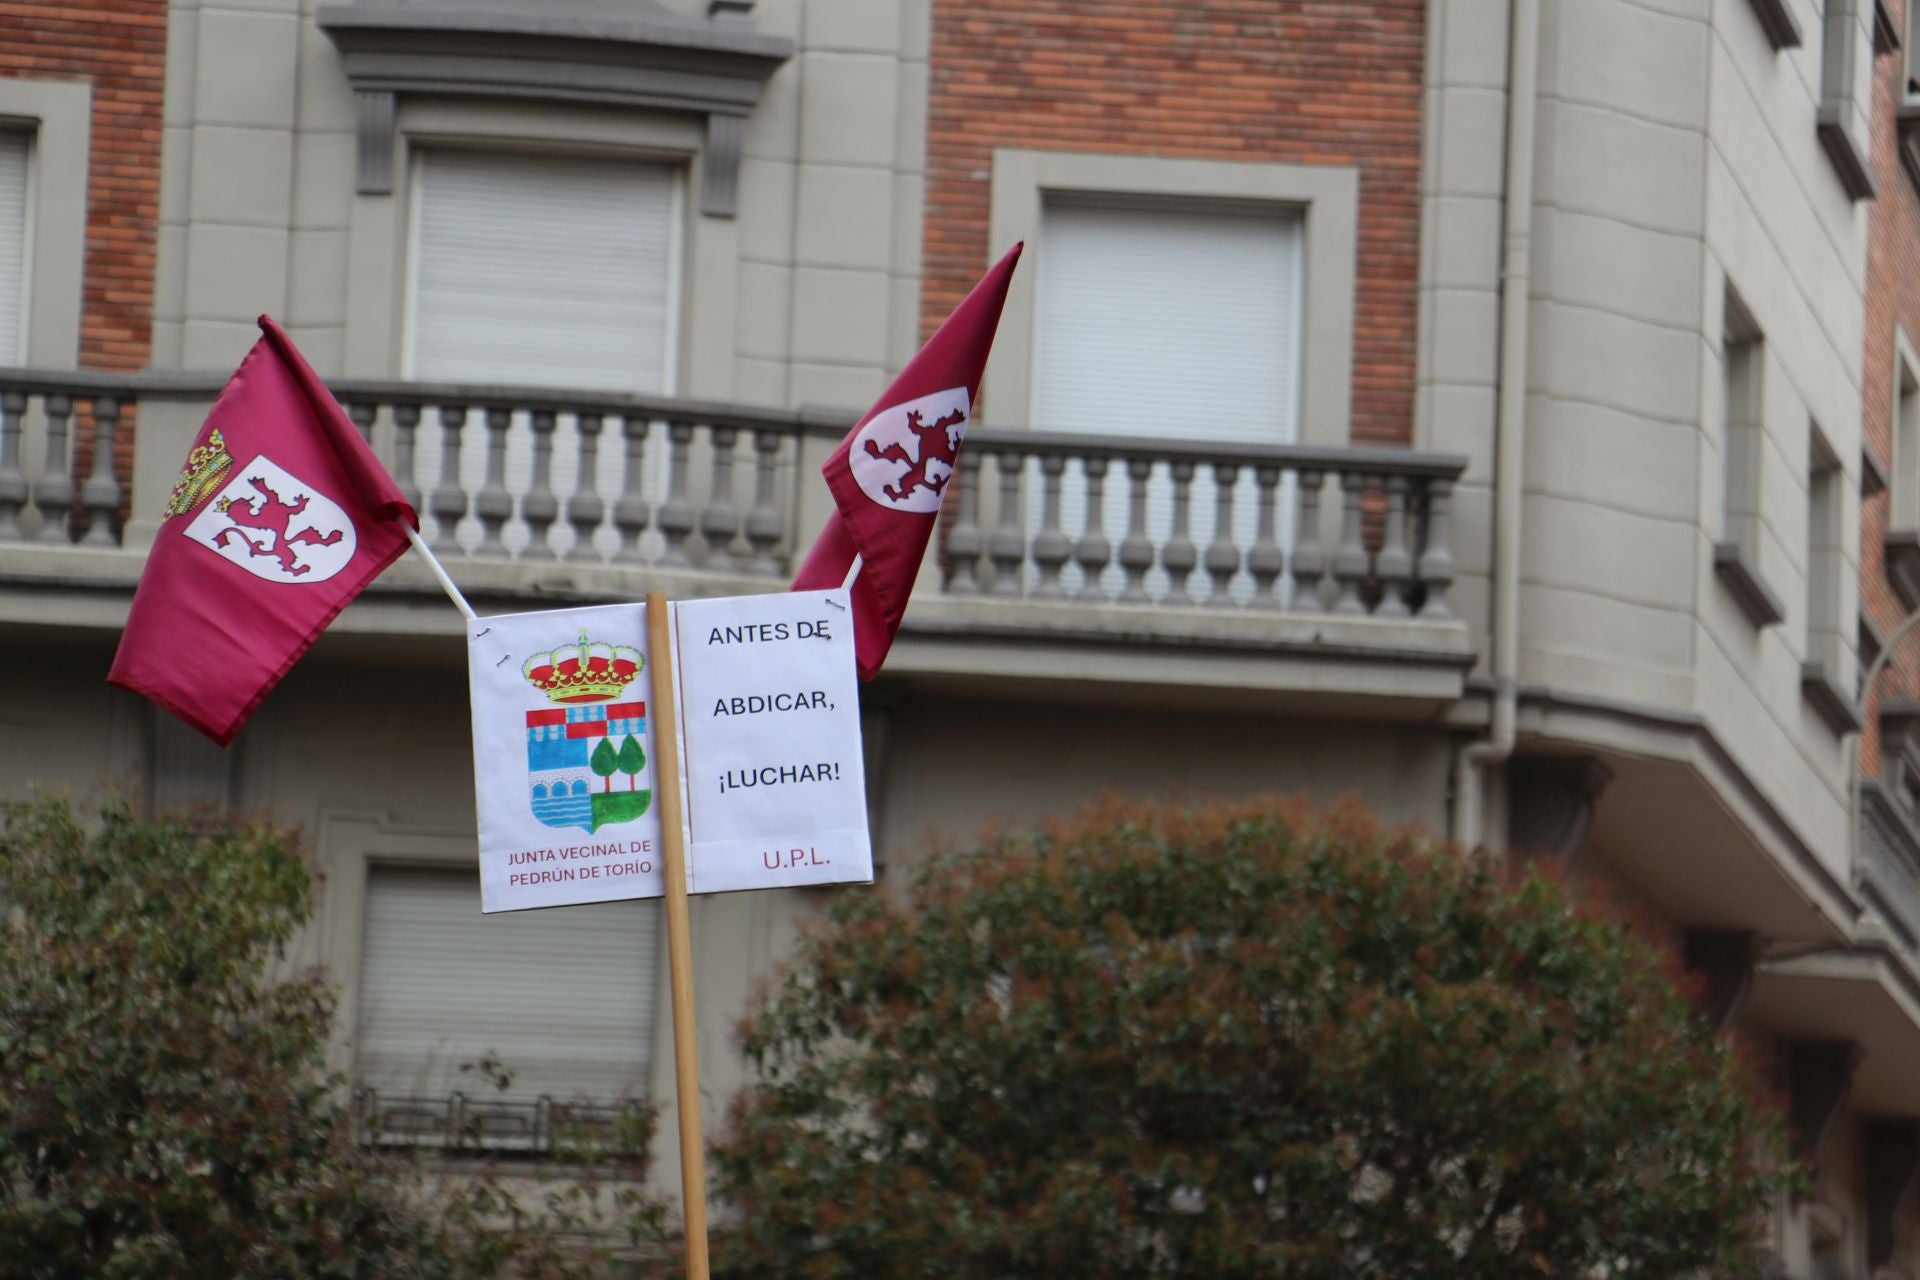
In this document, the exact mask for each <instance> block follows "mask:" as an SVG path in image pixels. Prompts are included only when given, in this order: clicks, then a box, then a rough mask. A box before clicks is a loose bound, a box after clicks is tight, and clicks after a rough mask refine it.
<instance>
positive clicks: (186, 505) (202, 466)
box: [160, 428, 233, 520]
mask: <svg viewBox="0 0 1920 1280" xmlns="http://www.w3.org/2000/svg"><path fill="white" fill-rule="evenodd" d="M232 470H233V455H232V454H230V453H228V452H227V442H226V441H225V440H223V439H221V437H220V431H219V429H218V428H215V429H214V430H212V431H210V432H208V433H207V442H206V443H205V444H203V445H198V446H196V447H195V448H194V450H193V452H192V453H189V454H188V455H187V465H186V467H185V469H183V470H182V471H181V472H180V479H179V480H177V481H175V482H174V486H173V493H172V494H171V495H169V497H168V498H167V509H166V514H165V515H162V516H161V517H160V518H161V519H162V520H165V519H166V518H167V517H168V516H184V515H186V514H187V513H188V512H190V511H192V510H193V509H194V508H195V507H197V506H199V505H200V504H201V503H203V502H205V501H206V500H207V499H208V498H210V497H212V496H213V495H214V494H216V493H218V492H219V491H220V486H222V485H224V484H225V483H226V482H227V473H228V472H230V471H232Z"/></svg>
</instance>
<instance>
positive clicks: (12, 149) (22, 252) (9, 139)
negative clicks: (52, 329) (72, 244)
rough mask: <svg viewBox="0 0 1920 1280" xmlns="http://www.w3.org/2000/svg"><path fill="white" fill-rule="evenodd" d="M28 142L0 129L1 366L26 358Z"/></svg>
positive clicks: (21, 135) (18, 134) (13, 131)
mask: <svg viewBox="0 0 1920 1280" xmlns="http://www.w3.org/2000/svg"><path fill="white" fill-rule="evenodd" d="M28 141H29V138H28V135H27V134H26V133H24V132H21V131H20V130H17V129H0V365H9V364H25V363H26V360H27V261H28V258H27V210H28V208H29V207H30V206H29V204H28V201H27V149H28Z"/></svg>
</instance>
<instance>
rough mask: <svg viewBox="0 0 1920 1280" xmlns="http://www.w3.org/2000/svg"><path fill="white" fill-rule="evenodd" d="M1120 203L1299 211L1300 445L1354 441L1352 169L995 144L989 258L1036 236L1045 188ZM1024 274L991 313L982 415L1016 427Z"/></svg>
mask: <svg viewBox="0 0 1920 1280" xmlns="http://www.w3.org/2000/svg"><path fill="white" fill-rule="evenodd" d="M1052 194H1058V195H1065V196H1071V197H1072V198H1073V199H1075V200H1077V201H1081V202H1089V201H1090V202H1093V203H1105V202H1107V201H1111V202H1112V203H1113V204H1114V205H1116V206H1124V205H1125V204H1126V203H1128V202H1129V201H1132V202H1139V201H1143V200H1145V201H1149V202H1152V203H1153V204H1155V205H1157V206H1158V207H1162V208H1180V209H1190V210H1197V211H1206V210H1208V209H1210V208H1211V209H1223V210H1229V211H1231V210H1241V211H1244V210H1245V209H1247V208H1248V207H1250V206H1253V207H1258V206H1262V205H1264V206H1268V207H1272V208H1285V209H1290V210H1298V211H1299V212H1300V213H1301V215H1302V216H1303V221H1304V227H1303V240H1304V243H1303V246H1302V250H1301V263H1302V266H1303V268H1304V270H1305V279H1304V281H1303V282H1302V299H1301V301H1302V305H1301V313H1302V321H1303V323H1302V325H1301V350H1300V405H1299V423H1300V442H1301V443H1302V444H1312V445H1330V446H1345V445H1349V444H1351V443H1352V406H1353V326H1354V308H1355V300H1356V299H1355V291H1356V281H1357V278H1358V263H1357V256H1358V244H1359V222H1360V171H1359V169H1357V168H1355V167H1352V166H1344V165H1303V164H1287V163H1282V162H1264V161H1259V162H1248V161H1232V160H1190V159H1176V158H1166V157H1158V156H1135V155H1113V154H1108V153H1102V152H1084V151H1029V150H1023V149H1019V148H1006V147H1003V148H998V149H996V150H995V151H994V153H993V187H992V206H991V217H990V234H991V244H990V247H991V248H992V250H993V252H994V253H995V254H997V253H999V252H1000V251H1002V250H1004V249H1005V248H1007V247H1009V246H1011V245H1012V244H1013V243H1014V242H1015V241H1025V242H1026V244H1027V246H1028V251H1029V253H1030V254H1033V255H1039V254H1043V253H1045V252H1046V245H1045V244H1044V242H1043V239H1042V235H1041V220H1042V210H1043V206H1044V203H1045V201H1046V199H1047V197H1048V196H1049V195H1052ZM1034 280H1035V273H1034V271H1033V270H1032V269H1031V268H1029V269H1027V270H1023V271H1017V272H1015V273H1014V277H1013V283H1012V285H1011V287H1010V288H1009V289H1008V291H1007V302H1006V308H1005V310H1004V311H1003V312H1002V313H1001V317H1000V330H999V336H998V338H997V340H996V341H995V343H994V355H993V364H992V367H991V370H990V373H989V377H988V380H987V384H986V387H985V389H984V392H983V399H984V401H985V410H986V411H985V412H984V413H983V414H982V419H981V420H982V421H983V422H986V423H988V424H989V425H992V426H996V427H1026V426H1028V425H1030V424H1029V423H1028V410H1029V406H1030V404H1031V401H1032V388H1033V338H1034V298H1035V293H1034Z"/></svg>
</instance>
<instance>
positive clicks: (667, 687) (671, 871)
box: [647, 591, 707, 1280]
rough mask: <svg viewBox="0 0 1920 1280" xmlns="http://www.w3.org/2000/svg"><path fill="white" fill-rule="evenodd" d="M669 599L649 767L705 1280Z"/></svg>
mask: <svg viewBox="0 0 1920 1280" xmlns="http://www.w3.org/2000/svg"><path fill="white" fill-rule="evenodd" d="M672 633H673V627H672V625H671V622H670V618H669V613H668V609H667V598H666V596H665V595H663V594H661V593H660V592H658V591H649V592H648V593H647V662H648V665H649V666H651V667H652V668H653V693H652V699H653V705H652V706H651V707H650V708H648V715H649V718H650V719H651V720H652V722H653V768H654V787H655V794H656V795H658V796H659V797H660V844H661V861H662V863H663V865H664V869H665V871H666V876H667V965H668V973H669V976H670V977H671V979H672V983H673V987H672V990H673V1080H674V1089H675V1092H676V1093H677V1094H678V1099H677V1102H678V1109H679V1116H680V1199H681V1203H682V1206H683V1211H684V1216H685V1218H686V1224H687V1280H707V1166H706V1154H705V1150H704V1148H703V1146H702V1144H701V1140H700V1064H699V1060H698V1058H697V1057H696V1055H695V1053H694V1038H693V944H692V942H691V940H690V939H689V936H688V933H689V930H688V926H687V848H686V842H685V841H684V839H683V838H682V833H681V804H680V739H679V734H678V730H677V725H678V723H679V717H678V715H677V713H676V706H677V703H678V699H677V696H676V693H677V691H676V689H675V687H674V676H673V647H672Z"/></svg>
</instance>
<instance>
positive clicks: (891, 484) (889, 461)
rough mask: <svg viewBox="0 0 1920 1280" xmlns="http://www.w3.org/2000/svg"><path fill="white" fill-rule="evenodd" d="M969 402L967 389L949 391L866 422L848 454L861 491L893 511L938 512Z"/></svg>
mask: <svg viewBox="0 0 1920 1280" xmlns="http://www.w3.org/2000/svg"><path fill="white" fill-rule="evenodd" d="M969 400H970V397H969V396H968V395H967V389H966V388H965V387H949V388H947V389H946V390H945V391H936V392H934V393H933V394H932V395H926V396H921V397H920V398H919V399H918V400H908V401H906V402H905V403H903V404H896V405H893V406H891V407H889V408H886V409H882V410H881V411H880V412H879V413H876V414H874V415H873V417H871V418H869V419H868V420H867V423H866V425H865V426H863V427H861V428H860V431H859V433H858V434H857V435H855V436H854V438H853V447H852V448H851V449H849V450H848V451H847V465H848V467H849V468H850V469H851V470H852V472H853V479H854V483H855V484H858V485H859V486H860V492H862V493H864V494H866V495H867V497H869V498H871V499H872V500H873V501H874V502H876V503H878V504H880V505H881V506H883V507H891V508H892V509H893V510H895V511H914V512H921V513H927V512H934V511H938V510H939V509H940V498H941V495H942V494H944V493H945V492H946V488H947V480H948V478H949V477H951V476H952V475H953V469H954V460H955V459H956V458H957V457H958V456H959V454H960V441H961V438H962V437H964V436H965V435H966V433H967V415H968V414H969V413H970V412H971V411H972V406H971V404H970V403H969Z"/></svg>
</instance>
